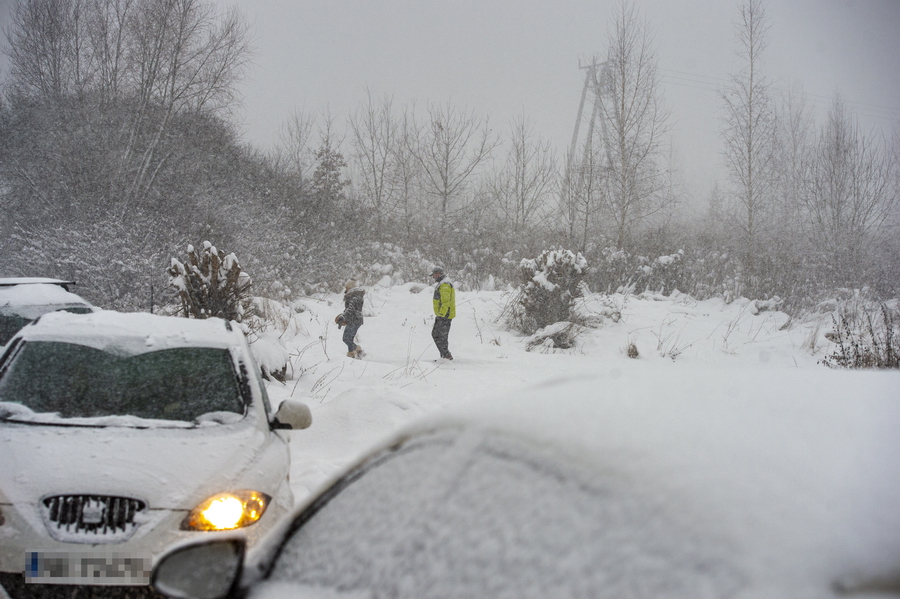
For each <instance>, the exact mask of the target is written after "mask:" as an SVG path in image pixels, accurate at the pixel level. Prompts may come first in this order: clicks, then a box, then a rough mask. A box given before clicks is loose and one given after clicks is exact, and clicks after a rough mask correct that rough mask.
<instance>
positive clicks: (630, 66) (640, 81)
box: [597, 0, 671, 248]
mask: <svg viewBox="0 0 900 599" xmlns="http://www.w3.org/2000/svg"><path fill="white" fill-rule="evenodd" d="M652 42H653V37H652V34H651V32H650V27H649V24H648V23H647V22H646V21H644V20H641V19H639V17H638V15H637V12H636V10H635V8H634V5H633V4H632V3H630V2H629V1H628V0H622V2H621V3H620V4H619V5H618V7H617V10H616V13H615V16H614V22H613V30H612V32H611V33H610V40H609V47H608V49H607V60H606V64H605V69H604V70H603V76H601V77H600V78H599V80H598V85H599V86H600V87H601V89H599V90H598V93H597V97H598V98H599V99H600V106H599V109H600V117H601V118H602V123H603V125H604V128H603V129H602V130H601V133H602V136H603V140H604V144H605V148H604V149H605V150H606V155H607V158H608V160H609V164H608V168H609V177H608V178H607V179H606V183H607V185H608V187H609V189H608V192H607V193H606V194H605V199H606V202H607V215H608V217H609V218H610V219H611V221H612V224H613V226H612V232H611V233H612V235H611V236H612V238H613V239H614V240H615V244H616V247H619V248H621V247H623V246H624V245H625V243H626V240H628V238H629V236H631V235H633V234H634V232H635V230H636V228H637V226H638V225H639V224H640V223H642V222H643V221H645V220H646V219H647V218H649V217H650V216H652V215H654V214H656V213H658V212H659V211H660V210H662V209H663V208H664V207H665V206H667V205H669V204H670V203H671V202H670V200H671V198H670V197H669V196H668V194H666V193H665V191H666V186H667V180H666V177H665V176H664V173H662V172H661V169H660V168H659V160H660V148H661V144H662V142H663V139H664V136H665V135H666V133H667V132H668V124H667V121H668V112H667V111H666V109H665V108H664V106H663V102H662V93H661V90H660V87H659V78H658V76H657V72H656V68H657V57H656V50H655V48H654V46H653V43H652Z"/></svg>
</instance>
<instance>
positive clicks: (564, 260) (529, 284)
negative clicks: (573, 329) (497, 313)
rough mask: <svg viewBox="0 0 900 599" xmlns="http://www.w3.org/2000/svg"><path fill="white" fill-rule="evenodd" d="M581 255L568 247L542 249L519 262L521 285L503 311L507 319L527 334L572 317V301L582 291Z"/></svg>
mask: <svg viewBox="0 0 900 599" xmlns="http://www.w3.org/2000/svg"><path fill="white" fill-rule="evenodd" d="M586 272H587V260H585V259H584V256H582V255H581V254H580V253H579V254H574V253H572V252H571V251H569V250H563V249H557V250H544V251H543V252H541V254H540V256H538V257H537V258H536V259H525V260H522V262H521V263H520V265H519V273H520V276H521V286H520V288H519V293H518V294H517V295H516V296H515V297H514V298H513V300H512V303H511V305H510V306H509V308H508V309H507V311H506V319H507V323H508V324H509V325H510V326H511V327H512V328H514V329H516V330H519V331H521V332H523V333H525V334H526V335H532V334H534V333H535V332H536V331H538V330H540V329H543V328H544V327H546V326H548V325H551V324H554V323H557V322H563V321H570V320H572V303H573V300H574V299H575V298H577V297H581V296H582V295H583V286H582V279H583V278H584V275H585V273H586Z"/></svg>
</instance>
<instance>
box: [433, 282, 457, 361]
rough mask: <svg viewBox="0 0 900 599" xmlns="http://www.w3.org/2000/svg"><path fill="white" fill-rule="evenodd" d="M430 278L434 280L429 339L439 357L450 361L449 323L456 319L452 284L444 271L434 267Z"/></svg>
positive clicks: (454, 292) (451, 357)
mask: <svg viewBox="0 0 900 599" xmlns="http://www.w3.org/2000/svg"><path fill="white" fill-rule="evenodd" d="M431 278H432V279H434V283H435V285H434V301H433V304H434V326H433V327H432V329H431V338H432V339H434V344H435V345H436V346H437V348H438V351H439V352H440V353H441V357H442V358H444V359H447V360H452V359H453V356H452V355H451V354H450V349H449V341H448V338H449V337H450V323H451V322H452V321H453V318H455V317H456V291H454V289H453V282H452V281H450V279H448V278H447V275H446V274H444V269H443V268H441V267H440V266H435V267H434V268H432V269H431Z"/></svg>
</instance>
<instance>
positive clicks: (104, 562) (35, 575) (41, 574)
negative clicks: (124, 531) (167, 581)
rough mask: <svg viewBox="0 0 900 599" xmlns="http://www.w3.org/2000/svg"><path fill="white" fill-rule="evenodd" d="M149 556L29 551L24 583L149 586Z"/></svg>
mask: <svg viewBox="0 0 900 599" xmlns="http://www.w3.org/2000/svg"><path fill="white" fill-rule="evenodd" d="M151 566H152V558H151V557H150V554H149V553H148V554H134V553H124V552H121V551H28V552H26V553H25V582H32V583H44V584H103V585H137V584H150V569H151Z"/></svg>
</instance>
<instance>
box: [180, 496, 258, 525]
mask: <svg viewBox="0 0 900 599" xmlns="http://www.w3.org/2000/svg"><path fill="white" fill-rule="evenodd" d="M269 499H271V498H270V497H269V496H268V495H266V494H265V493H260V492H259V491H251V490H241V491H230V492H228V493H218V494H216V495H213V496H212V497H209V498H208V499H206V501H204V502H203V503H201V504H200V505H198V506H197V507H195V508H194V509H193V510H191V513H190V514H188V515H187V518H185V519H184V521H183V522H182V523H181V528H182V530H232V529H235V528H243V527H244V526H250V525H251V524H253V523H254V522H256V521H257V520H259V519H260V518H262V515H263V513H265V511H266V507H268V505H269Z"/></svg>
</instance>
